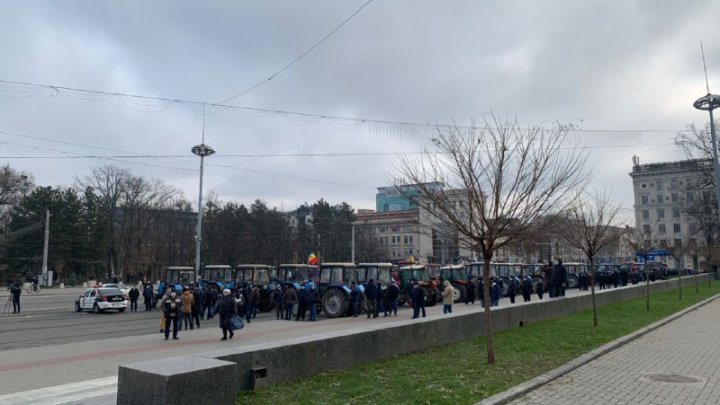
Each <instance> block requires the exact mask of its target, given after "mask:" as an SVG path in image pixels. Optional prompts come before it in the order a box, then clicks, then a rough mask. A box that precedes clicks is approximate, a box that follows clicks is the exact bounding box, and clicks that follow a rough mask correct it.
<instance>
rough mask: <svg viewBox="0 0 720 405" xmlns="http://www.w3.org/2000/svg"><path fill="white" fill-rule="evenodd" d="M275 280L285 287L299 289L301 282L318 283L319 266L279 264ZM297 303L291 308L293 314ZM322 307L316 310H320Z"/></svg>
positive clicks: (295, 313)
mask: <svg viewBox="0 0 720 405" xmlns="http://www.w3.org/2000/svg"><path fill="white" fill-rule="evenodd" d="M277 282H278V283H279V284H280V285H281V286H282V288H283V291H284V290H285V289H286V288H294V289H295V290H296V291H300V289H301V288H302V286H303V284H305V285H308V286H309V285H311V284H312V283H314V284H315V285H318V284H319V282H320V267H318V266H314V265H308V264H281V265H280V266H278V270H277ZM297 310H298V305H297V304H295V306H294V307H293V310H292V314H293V316H295V315H297ZM321 310H322V308H320V310H319V311H318V312H320V311H321Z"/></svg>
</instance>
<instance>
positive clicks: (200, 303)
mask: <svg viewBox="0 0 720 405" xmlns="http://www.w3.org/2000/svg"><path fill="white" fill-rule="evenodd" d="M193 297H194V298H195V308H196V311H195V312H196V315H197V317H198V321H199V320H200V319H203V318H204V316H205V288H200V285H199V284H198V285H197V286H195V290H194V291H193ZM199 323H200V322H198V324H199ZM198 327H199V326H198Z"/></svg>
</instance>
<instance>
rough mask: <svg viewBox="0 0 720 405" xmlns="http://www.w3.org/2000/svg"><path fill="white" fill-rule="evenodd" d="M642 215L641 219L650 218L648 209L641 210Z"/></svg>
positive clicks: (646, 219) (647, 219)
mask: <svg viewBox="0 0 720 405" xmlns="http://www.w3.org/2000/svg"><path fill="white" fill-rule="evenodd" d="M642 216H643V221H649V220H650V210H643V211H642Z"/></svg>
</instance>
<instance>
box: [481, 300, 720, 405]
mask: <svg viewBox="0 0 720 405" xmlns="http://www.w3.org/2000/svg"><path fill="white" fill-rule="evenodd" d="M718 298H720V294H716V295H714V296H712V297H710V298H707V299H705V300H703V301H700V302H698V303H697V304H695V305H693V306H691V307H688V308H685V309H684V310H682V311H680V312H676V313H674V314H672V315H670V316H668V317H667V318H664V319H661V320H659V321H657V322H655V323H652V324H650V325H648V326H646V327H644V328H642V329H639V330H637V331H635V332H633V333H631V334H629V335H625V336H623V337H620V338H618V339H615V340H613V341H612V342H610V343H606V344H604V345H602V346H600V347H598V348H597V349H594V350H592V351H589V352H587V353H585V354H583V355H582V356H580V357H577V358H575V359H573V360H570V361H569V362H567V363H565V364H563V365H562V366H560V367H558V368H556V369H553V370H550V371H548V372H547V373H545V374H542V375H539V376H537V377H535V378H533V379H532V380H529V381H526V382H524V383H522V384H520V385H516V386H515V387H512V388H510V389H509V390H507V391H503V392H501V393H499V394H496V395H493V396H492V397H490V398H485V399H484V400H482V401H480V402H478V403H477V404H476V405H496V404H506V403H508V402H510V401H512V400H514V399H517V398H519V397H521V396H523V395H525V394H527V393H528V392H530V391H533V390H535V389H536V388H538V387H540V386H542V385H545V384H547V383H549V382H550V381H553V380H555V379H557V378H559V377H562V376H563V375H565V374H567V373H569V372H571V371H573V370H575V369H576V368H578V367H580V366H582V365H584V364H586V363H589V362H590V361H592V360H594V359H596V358H598V357H600V356H602V355H604V354H606V353H608V352H610V351H613V350H615V349H617V348H619V347H621V346H623V345H625V344H627V343H630V342H632V341H633V340H635V339H638V338H640V337H642V336H643V335H645V334H647V333H649V332H652V331H654V330H655V329H658V328H659V327H661V326H663V325H666V324H668V323H670V322H672V321H674V320H676V319H678V318H680V317H681V316H683V315H685V314H687V313H689V312H691V311H695V310H696V309H698V308H700V307H702V306H704V305H707V304H709V303H710V302H712V301H714V300H716V299H718Z"/></svg>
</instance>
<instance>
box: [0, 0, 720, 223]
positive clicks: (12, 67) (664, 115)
mask: <svg viewBox="0 0 720 405" xmlns="http://www.w3.org/2000/svg"><path fill="white" fill-rule="evenodd" d="M364 3H365V0H362V1H337V0H334V1H297V0H290V1H234V0H233V1H230V0H228V1H178V0H172V1H169V0H168V1H147V0H143V1H121V2H120V1H116V2H100V1H89V0H88V1H32V2H29V1H20V0H16V1H7V0H4V1H2V2H0V55H2V63H0V80H6V81H22V82H31V83H41V84H51V85H54V86H67V87H75V88H82V89H90V90H101V91H110V92H122V93H129V94H138V95H145V96H153V97H166V98H172V99H185V100H197V101H204V102H217V101H220V100H223V99H225V98H228V97H231V96H232V95H234V94H237V93H239V92H241V91H242V90H244V89H246V88H248V87H250V86H252V85H253V84H255V83H257V82H259V81H262V80H263V79H265V78H267V77H268V76H269V75H271V74H272V73H274V72H276V71H278V70H279V69H280V68H282V67H283V66H285V65H286V64H288V63H289V62H291V61H292V60H293V59H295V58H296V57H297V56H299V55H300V54H302V53H303V52H305V51H306V50H307V49H308V48H310V47H311V46H312V45H313V44H315V43H316V42H317V41H319V40H320V39H321V38H323V37H324V36H325V35H327V34H328V33H329V32H330V31H331V30H332V29H333V28H335V27H336V26H338V24H340V23H341V22H342V21H343V20H345V19H346V18H347V17H348V16H350V15H351V14H352V13H353V12H355V11H356V10H357V9H358V8H360V7H361V6H362V5H363V4H364ZM718 16H720V2H717V1H709V0H708V1H686V0H678V1H670V0H664V1H652V0H647V1H629V0H628V1H621V2H608V1H607V0H603V1H569V0H568V1H471V0H468V1H459V0H457V1H453V0H448V1H417V0H414V1H410V0H375V1H373V2H371V3H370V4H369V5H367V7H365V8H364V9H362V11H360V12H359V13H358V14H357V15H356V16H355V17H354V18H353V19H351V20H350V21H349V22H348V23H347V24H345V25H344V26H343V27H342V28H341V29H339V30H338V31H337V32H336V33H335V34H334V35H332V36H331V37H330V38H328V39H327V41H325V42H324V43H322V44H321V45H319V46H318V47H317V48H315V49H314V50H313V51H312V52H310V53H309V54H308V55H307V56H305V57H304V58H303V59H301V60H300V61H299V62H298V63H297V64H295V65H293V66H291V67H290V68H289V69H287V70H286V71H284V72H283V73H282V74H280V75H278V76H277V77H275V78H274V79H273V80H271V81H269V82H268V83H266V84H264V85H262V86H260V87H258V88H256V89H254V90H253V91H250V92H248V93H247V94H245V95H243V96H242V97H239V98H237V99H234V100H232V101H230V102H229V103H230V104H233V105H237V106H244V107H255V108H263V109H270V110H283V111H292V112H302V113H312V114H320V115H332V116H343V117H354V118H361V119H368V120H389V121H402V122H418V123H449V122H453V121H454V122H457V123H458V124H468V123H469V122H470V120H471V119H472V118H478V117H482V115H483V113H486V112H488V111H491V110H492V111H494V112H495V113H498V114H500V115H505V114H511V115H516V116H517V118H518V119H519V121H520V122H521V123H522V124H523V125H526V126H530V125H537V124H541V123H546V124H547V123H549V122H555V121H557V122H562V123H575V124H577V125H580V126H581V127H582V128H583V129H586V130H603V131H602V132H597V133H590V135H587V134H586V135H583V138H582V139H583V142H585V144H586V145H587V146H588V147H589V148H590V149H589V151H590V154H591V157H590V159H589V160H588V165H590V166H592V172H593V174H594V180H593V183H594V185H595V186H596V187H604V188H611V189H612V191H613V193H614V194H615V196H616V198H617V199H618V200H619V201H621V202H622V204H623V206H624V207H626V208H631V207H632V203H633V202H632V188H631V185H632V182H631V179H630V177H629V176H628V174H627V173H628V172H629V171H630V169H631V158H632V156H633V155H634V154H637V155H639V156H640V159H641V161H642V162H644V163H648V162H657V161H666V160H674V159H680V158H682V156H681V155H680V153H679V152H677V151H676V149H675V148H674V146H673V145H672V140H673V138H674V136H675V133H676V131H675V130H678V129H683V128H685V127H686V126H687V125H688V124H693V123H694V124H697V125H700V126H702V125H704V124H705V122H706V121H707V114H706V113H702V112H700V111H696V110H694V109H693V108H692V102H693V101H694V100H695V99H696V98H698V97H700V96H702V95H704V94H705V92H706V90H705V83H704V77H703V68H702V59H701V53H700V44H699V42H700V40H702V39H704V38H706V39H704V41H703V45H704V48H705V55H706V59H707V63H708V76H709V80H710V86H711V90H712V89H714V90H715V92H720V74H719V72H720V44H719V43H718V41H717V35H715V31H714V28H713V27H716V26H717V19H718V18H717V17H718ZM20 96H22V97H20ZM606 130H614V131H618V132H606ZM623 130H641V131H643V132H640V133H639V135H634V136H633V135H628V133H626V132H620V131H623ZM0 131H2V132H10V133H14V134H18V135H19V136H18V135H15V136H13V135H6V134H0V156H4V157H5V158H3V159H2V160H3V162H7V163H9V164H10V165H11V166H12V167H14V168H16V169H20V170H26V171H29V172H31V173H32V174H33V175H34V177H35V181H36V183H37V184H38V185H51V186H59V185H72V184H73V182H74V178H75V177H82V176H84V175H87V174H89V172H90V168H91V167H97V166H102V165H106V164H114V165H117V166H122V167H127V168H129V169H130V170H131V171H132V172H133V173H135V174H138V175H142V176H145V177H148V178H158V179H161V180H163V181H165V182H166V183H168V184H171V185H174V186H176V187H178V188H180V189H182V190H183V191H184V193H185V197H186V198H188V199H190V200H193V201H194V202H197V191H198V175H199V170H198V166H199V159H198V158H196V157H194V156H192V155H191V154H190V148H191V147H192V146H193V145H196V144H199V143H200V142H201V136H202V135H201V133H202V113H201V109H200V108H199V107H197V106H191V105H182V104H172V103H163V102H152V101H147V102H139V101H138V100H135V99H129V98H121V97H113V98H104V97H91V96H88V95H82V94H78V93H74V92H68V91H63V90H60V91H57V92H56V91H50V90H42V91H33V90H32V88H28V87H25V86H10V85H7V84H2V83H0ZM427 133H428V131H426V130H425V129H423V128H419V129H416V130H408V128H407V127H403V126H400V125H393V124H388V125H381V124H368V123H362V122H360V123H357V122H345V121H340V120H328V119H313V118H302V117H298V116H293V115H288V114H269V113H267V114H266V113H259V112H253V111H249V110H238V109H230V110H225V111H220V110H218V109H210V110H208V114H207V115H206V122H205V143H207V144H208V145H210V146H212V147H213V148H214V149H215V150H216V151H217V153H218V154H217V155H216V156H212V157H210V158H208V159H206V163H207V165H206V170H205V180H204V183H205V191H206V192H208V191H211V192H214V193H215V194H217V196H218V198H219V199H220V200H222V201H238V202H243V203H251V202H252V201H253V200H255V199H257V198H259V199H261V200H264V201H266V202H267V203H268V204H269V205H270V206H275V207H278V208H280V209H283V210H290V209H294V208H296V207H297V206H298V205H299V204H302V203H303V202H309V203H312V202H314V201H317V200H318V199H320V198H325V199H326V200H328V201H329V202H331V203H340V202H342V201H346V202H348V203H349V204H351V205H352V206H353V207H354V208H374V207H375V192H376V188H377V187H381V186H386V185H388V184H387V178H388V176H392V174H393V168H394V166H393V165H394V162H395V161H396V157H394V156H393V154H395V153H404V152H418V151H420V150H421V149H422V148H423V147H425V146H427V144H428V137H427ZM36 138H45V139H51V140H56V141H62V142H65V143H59V142H50V141H45V140H40V139H36ZM92 146H94V147H95V148H93V147H92ZM100 148H105V149H100ZM310 153H313V154H319V155H321V156H302V155H304V154H310ZM388 153H389V154H388ZM241 154H245V155H282V154H291V155H293V156H285V157H283V156H262V157H238V156H222V155H241ZM323 154H326V156H322V155H323ZM327 154H330V155H327ZM77 155H187V156H188V157H187V158H143V159H131V158H127V159H119V160H118V159H116V160H108V159H100V158H92V159H89V158H85V159H41V158H37V157H39V156H44V157H46V156H77ZM8 156H17V157H23V159H19V158H13V159H7V157H8ZM27 157H35V158H30V159H28V158H27Z"/></svg>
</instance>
